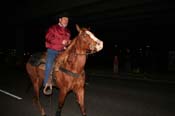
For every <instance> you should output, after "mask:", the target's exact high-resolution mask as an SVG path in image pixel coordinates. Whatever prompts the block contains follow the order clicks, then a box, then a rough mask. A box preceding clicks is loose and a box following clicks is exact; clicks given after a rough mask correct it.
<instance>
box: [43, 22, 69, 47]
mask: <svg viewBox="0 0 175 116" xmlns="http://www.w3.org/2000/svg"><path fill="white" fill-rule="evenodd" d="M45 38H46V41H45V46H46V48H50V49H53V50H63V49H64V47H65V45H63V44H62V41H63V40H67V41H69V40H70V31H69V30H68V29H67V28H64V27H61V26H59V25H58V24H56V25H53V26H51V27H50V28H49V29H48V31H47V32H46V35H45Z"/></svg>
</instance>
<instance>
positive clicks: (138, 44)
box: [0, 0, 175, 72]
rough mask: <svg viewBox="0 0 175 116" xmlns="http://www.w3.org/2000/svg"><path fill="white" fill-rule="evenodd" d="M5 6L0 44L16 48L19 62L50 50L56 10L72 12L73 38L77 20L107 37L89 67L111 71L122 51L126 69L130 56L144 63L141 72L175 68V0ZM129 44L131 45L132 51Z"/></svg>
mask: <svg viewBox="0 0 175 116" xmlns="http://www.w3.org/2000/svg"><path fill="white" fill-rule="evenodd" d="M2 5H3V6H5V7H4V9H2V10H1V11H2V12H3V13H2V18H1V19H2V20H3V21H2V22H1V23H2V25H3V26H2V37H1V41H2V42H0V46H1V47H0V48H1V51H3V53H2V54H7V52H5V51H8V50H7V49H15V51H14V52H15V53H14V55H13V56H14V57H15V60H17V61H20V60H21V61H22V59H23V58H21V57H24V56H23V55H24V54H26V53H28V54H32V53H34V52H39V51H45V46H44V41H45V38H44V35H45V32H46V30H47V29H48V27H49V26H51V25H52V24H55V23H57V20H56V16H57V15H59V14H61V13H63V12H67V13H69V15H70V23H69V28H70V30H71V32H72V37H74V36H75V35H76V34H77V32H76V29H75V24H79V25H80V26H82V27H83V26H84V27H90V28H91V31H92V32H93V33H94V34H95V35H96V36H97V37H98V38H99V39H101V40H102V41H104V49H103V50H102V51H101V52H99V53H98V54H94V55H91V56H92V57H91V56H89V57H88V63H87V66H93V65H94V63H95V64H96V66H100V67H108V68H111V70H112V67H113V66H112V65H113V58H114V55H116V54H117V55H118V56H119V61H120V69H121V71H125V70H126V69H125V68H126V67H125V63H126V62H127V60H128V59H127V58H126V56H127V55H129V63H130V65H131V67H132V68H135V69H136V68H137V67H139V68H140V72H145V71H147V72H149V71H152V72H162V71H164V72H166V71H174V59H173V55H174V51H175V46H174V43H173V41H174V40H173V39H174V38H175V35H174V30H175V29H174V26H175V22H174V21H175V7H174V6H175V2H174V1H167V0H132V1H131V0H89V1H83V0H71V1H69V0H64V1H58V0H52V1H49V0H25V1H22V0H16V1H12V0H10V1H6V2H5V3H4V4H2ZM126 49H129V50H130V52H129V54H127V52H126ZM8 53H9V52H8ZM10 53H11V51H10ZM8 56H9V55H8ZM11 59H13V58H11ZM170 59H173V60H171V62H170ZM132 68H131V69H132ZM132 70H134V69H132ZM132 70H131V71H132Z"/></svg>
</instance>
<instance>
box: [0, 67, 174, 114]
mask: <svg viewBox="0 0 175 116" xmlns="http://www.w3.org/2000/svg"><path fill="white" fill-rule="evenodd" d="M0 79H1V80H0V104H1V105H0V116H12V115H13V116H40V114H39V112H38V110H37V108H36V107H35V105H34V104H33V102H32V95H33V89H32V88H31V87H30V80H29V78H28V77H27V75H26V74H25V73H24V72H22V71H20V70H18V69H8V70H7V69H3V70H2V69H1V74H0ZM85 89H86V93H85V105H86V110H87V116H175V84H174V83H166V82H154V81H144V80H136V79H133V80H132V79H115V78H107V77H106V78H105V77H103V78H100V77H99V76H98V77H97V76H96V75H95V72H94V75H88V76H87V83H86V88H85ZM58 93H59V90H57V89H54V94H53V95H52V96H51V97H48V96H44V95H43V94H42V92H41V101H42V103H43V105H44V108H45V110H46V114H47V116H55V111H56V108H57V94H58ZM62 116H81V113H80V110H79V106H78V104H77V103H76V99H75V96H74V94H73V93H70V94H68V96H67V98H66V100H65V104H64V107H63V110H62Z"/></svg>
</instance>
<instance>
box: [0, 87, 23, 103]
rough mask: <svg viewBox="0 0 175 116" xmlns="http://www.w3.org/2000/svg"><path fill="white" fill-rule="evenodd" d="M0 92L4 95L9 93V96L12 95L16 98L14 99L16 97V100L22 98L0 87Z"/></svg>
mask: <svg viewBox="0 0 175 116" xmlns="http://www.w3.org/2000/svg"><path fill="white" fill-rule="evenodd" d="M0 92H2V93H4V94H6V95H9V96H11V97H13V98H16V99H18V100H21V99H22V98H21V97H18V96H16V95H13V94H11V93H9V92H7V91H4V90H1V89H0Z"/></svg>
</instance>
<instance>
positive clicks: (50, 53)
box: [44, 49, 59, 86]
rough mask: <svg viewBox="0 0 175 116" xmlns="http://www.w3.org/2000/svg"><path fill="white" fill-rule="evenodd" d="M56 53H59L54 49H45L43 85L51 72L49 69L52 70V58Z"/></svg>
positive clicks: (53, 58)
mask: <svg viewBox="0 0 175 116" xmlns="http://www.w3.org/2000/svg"><path fill="white" fill-rule="evenodd" d="M58 54H59V52H58V51H56V50H52V49H47V57H46V69H45V78H44V86H45V85H46V83H47V81H48V79H49V76H50V73H51V70H52V67H53V63H54V60H55V58H56V56H57V55H58Z"/></svg>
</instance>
